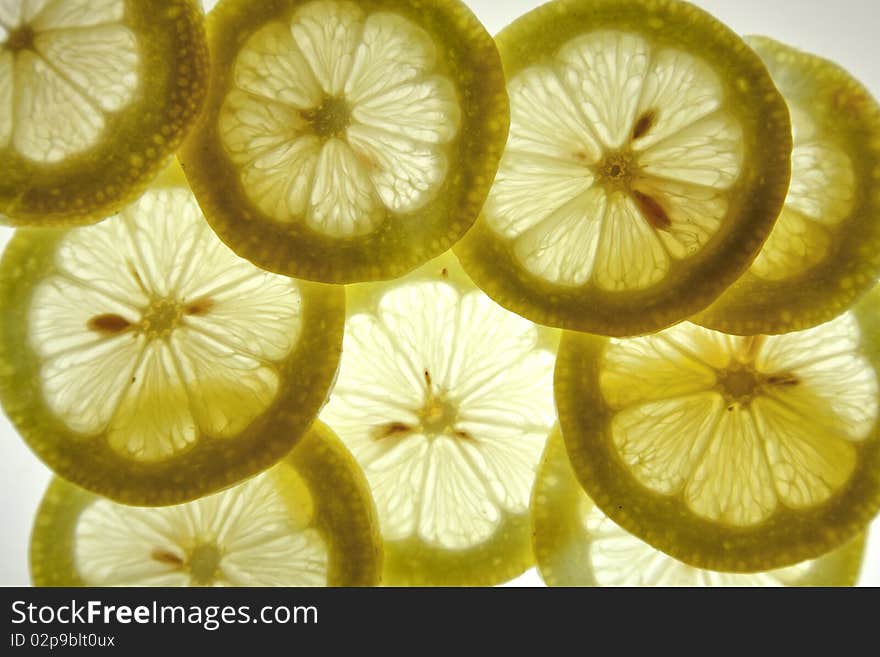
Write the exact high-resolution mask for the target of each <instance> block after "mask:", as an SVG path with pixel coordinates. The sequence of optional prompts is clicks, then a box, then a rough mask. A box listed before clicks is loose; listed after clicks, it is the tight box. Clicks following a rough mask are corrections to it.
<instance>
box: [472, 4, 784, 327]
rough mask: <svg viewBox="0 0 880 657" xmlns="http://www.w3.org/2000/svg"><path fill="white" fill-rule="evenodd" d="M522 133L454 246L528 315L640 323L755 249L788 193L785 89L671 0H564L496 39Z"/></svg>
mask: <svg viewBox="0 0 880 657" xmlns="http://www.w3.org/2000/svg"><path fill="white" fill-rule="evenodd" d="M497 42H498V47H499V50H500V52H501V57H502V61H503V62H504V68H505V72H506V73H507V77H508V84H507V87H508V93H509V96H510V104H511V128H510V136H509V138H508V141H507V148H506V150H505V153H504V156H503V158H502V161H501V164H500V166H499V169H498V174H497V176H496V178H495V182H494V185H493V187H492V190H491V191H490V193H489V197H488V199H487V202H486V205H485V207H484V209H483V212H482V214H481V217H480V219H479V220H478V221H477V223H476V224H475V226H474V228H473V229H472V230H471V231H470V232H469V233H468V235H467V236H466V238H465V239H464V240H462V241H461V242H460V243H459V244H458V245H457V246H456V254H457V255H458V256H459V258H460V259H461V261H462V265H463V266H464V267H465V269H466V270H467V271H468V273H469V274H470V275H471V276H472V277H473V279H474V281H475V282H476V283H477V284H478V285H479V286H480V287H481V288H483V289H484V290H485V291H486V293H487V294H489V296H491V297H492V298H493V299H495V300H496V301H497V302H498V303H500V304H501V305H503V306H505V307H507V308H509V309H511V310H513V311H515V312H517V313H519V314H521V315H523V316H524V317H528V318H529V319H532V320H533V321H536V322H539V323H542V324H547V325H551V326H558V327H562V328H566V329H575V330H581V331H589V332H591V333H598V334H603V335H615V336H624V335H637V334H642V333H650V332H652V331H655V330H658V329H661V328H663V327H666V326H669V325H671V324H673V323H675V322H677V321H679V320H682V319H684V318H686V317H688V316H690V315H692V314H693V313H694V312H696V311H699V310H702V309H703V308H705V307H706V306H707V305H709V303H711V302H712V301H713V300H714V299H715V298H716V297H717V296H718V295H719V294H720V293H721V292H723V291H724V289H725V288H727V287H728V286H729V285H730V284H731V283H732V282H733V281H734V280H736V278H737V277H739V276H740V275H741V274H742V273H743V271H744V270H745V269H746V268H747V267H748V265H749V264H750V263H751V262H752V260H753V259H754V257H755V256H756V254H757V253H758V250H759V249H760V246H761V244H762V243H763V242H764V240H765V239H766V237H767V235H768V234H769V233H770V230H771V229H772V227H773V223H774V221H775V220H776V217H777V215H778V214H779V210H780V209H781V207H782V202H783V199H784V197H785V192H786V189H787V188H788V182H789V172H790V155H791V127H790V123H789V117H788V111H787V109H786V106H785V102H784V100H783V99H782V97H781V96H780V94H779V92H778V91H777V90H776V87H775V86H774V85H773V81H772V80H771V78H770V76H769V74H768V73H767V70H766V68H765V67H764V65H763V64H762V63H761V61H760V59H758V57H757V56H756V55H755V54H754V53H753V52H752V51H751V50H750V49H749V48H748V46H746V44H745V43H744V42H743V41H742V40H741V39H740V38H739V37H738V36H736V35H735V34H733V33H732V32H731V31H730V30H728V29H727V28H726V27H724V26H723V25H722V24H720V23H719V22H717V21H716V20H715V19H714V18H712V17H711V16H709V15H708V14H706V13H704V12H703V11H701V10H700V9H697V8H696V7H694V6H692V5H689V4H686V3H682V2H676V1H672V0H624V1H620V0H557V1H555V2H551V3H548V4H546V5H544V6H542V7H539V8H538V9H535V10H534V11H532V12H530V13H528V14H526V15H525V16H523V17H521V18H519V19H517V20H516V21H514V22H513V23H512V24H511V25H510V26H508V27H507V28H505V29H504V30H503V31H502V32H501V33H500V34H499V35H498V37H497Z"/></svg>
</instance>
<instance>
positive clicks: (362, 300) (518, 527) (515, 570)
mask: <svg viewBox="0 0 880 657" xmlns="http://www.w3.org/2000/svg"><path fill="white" fill-rule="evenodd" d="M430 280H433V281H437V280H443V281H445V282H447V283H450V284H452V285H454V286H455V287H457V288H458V289H459V290H460V291H462V292H468V291H472V290H474V289H475V286H474V284H473V282H472V281H471V280H470V278H468V276H467V274H465V272H464V271H463V270H462V268H461V266H460V265H459V263H458V261H457V259H456V258H455V256H454V255H453V254H452V253H451V252H448V253H446V254H444V255H443V256H442V257H440V258H437V259H435V260H432V261H431V262H429V263H428V264H426V265H424V266H423V267H420V268H419V269H417V270H416V271H414V272H412V273H411V274H410V275H409V276H407V277H405V278H403V279H402V280H401V281H400V283H401V284H406V283H409V282H416V281H430ZM397 284H398V281H395V282H394V283H392V284H391V285H395V286H396V285H397ZM388 289H390V288H389V285H388V284H383V283H363V284H360V285H351V286H348V287H347V288H346V292H347V295H346V302H347V308H348V311H349V313H350V314H352V313H356V312H358V311H373V310H374V309H375V306H376V304H377V303H378V300H379V299H380V298H381V296H382V294H383V293H384V292H386V291H387V290H388ZM537 328H538V333H539V337H538V339H539V343H540V344H541V346H543V347H545V348H547V349H551V350H553V351H555V350H556V347H557V344H558V341H559V331H556V330H553V329H547V328H542V327H537ZM501 514H502V516H503V520H502V521H501V523H500V525H499V526H498V528H497V529H496V531H495V532H494V533H493V535H492V537H491V538H490V539H489V540H487V541H484V542H482V543H480V544H478V545H475V546H473V547H471V548H469V549H464V550H449V549H443V548H439V547H436V546H434V545H430V544H429V543H427V542H425V541H424V540H421V539H420V538H419V537H417V536H413V537H409V538H407V539H404V540H398V541H386V542H385V566H384V572H383V575H382V583H383V585H386V586H492V585H495V584H500V583H502V582H506V581H508V580H510V579H513V578H514V577H517V576H518V575H521V574H522V573H524V572H525V571H526V570H527V569H528V568H530V567H532V566H533V565H534V556H533V554H532V547H531V524H530V521H529V516H528V512H526V513H521V514H511V513H509V512H507V511H501Z"/></svg>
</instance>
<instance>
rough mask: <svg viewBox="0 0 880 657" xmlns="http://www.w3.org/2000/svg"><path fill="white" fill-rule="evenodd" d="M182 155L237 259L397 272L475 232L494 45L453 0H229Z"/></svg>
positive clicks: (482, 191) (499, 120) (355, 273)
mask: <svg viewBox="0 0 880 657" xmlns="http://www.w3.org/2000/svg"><path fill="white" fill-rule="evenodd" d="M208 35H209V37H208V38H209V45H210V49H211V53H212V56H213V65H214V68H213V77H212V81H211V84H210V89H209V92H208V101H207V109H206V111H205V112H204V113H203V116H202V118H201V120H200V122H199V124H198V126H197V128H196V129H195V130H194V132H193V135H192V137H191V138H190V139H189V140H188V141H187V143H186V145H185V147H184V148H183V150H182V152H181V159H182V161H183V163H184V167H185V169H186V173H187V176H188V177H189V179H190V182H191V183H192V185H193V189H194V191H195V193H196V196H197V197H198V198H199V202H200V203H201V205H202V207H203V208H204V209H205V214H206V216H207V218H208V221H209V222H210V223H211V225H212V227H213V228H214V230H215V231H217V234H218V235H219V236H220V238H221V239H222V240H223V241H224V242H226V243H227V244H228V245H229V246H230V247H231V248H232V249H233V250H234V251H235V252H236V253H238V254H239V255H241V256H242V257H245V258H247V259H249V260H251V261H252V262H254V263H256V264H257V265H259V266H261V267H264V268H266V269H269V270H271V271H276V272H279V273H283V274H287V275H290V276H298V277H301V278H306V279H309V280H318V281H324V282H335V283H341V282H355V281H365V280H376V279H387V278H393V277H395V276H399V275H402V274H404V273H406V272H408V271H411V270H413V269H415V268H416V267H417V266H419V265H421V264H424V263H425V262H427V261H428V260H429V259H431V258H433V257H435V256H439V255H440V254H441V253H443V252H444V251H445V250H447V249H448V248H449V246H451V245H452V244H453V243H454V242H455V241H456V240H458V239H459V237H461V235H463V234H464V232H465V231H466V230H467V229H468V228H469V227H470V226H471V224H472V223H473V221H474V219H475V218H476V216H477V214H478V213H479V211H480V207H481V206H482V204H483V201H484V200H485V198H486V194H487V193H488V190H489V186H490V185H491V182H492V176H493V175H494V174H495V170H496V168H497V165H498V160H499V158H500V156H501V151H502V149H503V146H504V138H505V136H506V135H507V127H508V107H507V95H506V93H505V91H504V76H503V71H502V68H501V62H500V60H499V57H498V52H497V50H496V48H495V43H494V42H493V41H492V38H491V37H490V36H489V35H488V34H487V33H486V32H485V30H484V29H483V28H482V26H481V25H480V23H479V22H478V21H477V19H476V18H475V17H474V16H473V14H471V12H470V11H469V10H468V9H467V8H466V7H465V5H464V4H462V3H461V2H458V0H438V1H436V2H430V3H425V2H420V1H414V0H393V1H390V2H389V1H387V0H364V1H361V2H357V3H354V2H349V1H347V0H340V1H338V0H313V1H310V2H303V1H301V0H282V1H281V2H273V3H269V2H261V3H256V5H255V4H254V3H252V2H246V1H245V0H223V1H222V2H220V3H219V4H218V5H217V7H216V8H215V9H214V10H213V11H212V12H211V13H210V15H209V17H208Z"/></svg>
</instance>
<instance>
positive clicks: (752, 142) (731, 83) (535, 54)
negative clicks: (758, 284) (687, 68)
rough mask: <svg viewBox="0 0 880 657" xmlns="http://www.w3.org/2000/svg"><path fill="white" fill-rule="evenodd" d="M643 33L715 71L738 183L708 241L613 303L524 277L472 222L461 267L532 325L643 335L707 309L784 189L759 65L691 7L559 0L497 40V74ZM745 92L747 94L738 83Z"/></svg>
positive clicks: (775, 110)
mask: <svg viewBox="0 0 880 657" xmlns="http://www.w3.org/2000/svg"><path fill="white" fill-rule="evenodd" d="M606 28H607V29H620V30H627V31H632V32H635V33H639V34H641V35H643V36H644V37H645V38H647V39H648V41H649V42H650V43H652V44H655V45H659V46H669V47H673V48H677V49H684V50H687V51H689V52H692V53H693V54H696V55H698V56H700V57H701V58H703V60H704V61H705V62H706V63H707V64H709V65H710V66H711V67H712V68H713V69H714V70H716V71H717V72H718V73H719V78H720V79H721V80H722V83H723V86H724V90H725V93H726V94H727V97H726V99H725V102H726V104H725V109H727V110H729V111H730V112H731V113H732V114H733V116H735V117H736V118H737V119H738V120H739V122H740V124H741V126H742V128H743V138H744V144H743V145H744V148H745V162H746V163H747V165H746V168H745V170H744V172H743V174H742V175H741V176H740V178H739V179H738V181H737V183H736V184H735V185H734V186H733V187H731V188H730V190H728V192H729V199H730V209H729V211H728V213H727V215H726V218H725V219H724V222H723V227H722V228H721V230H720V231H719V232H718V234H717V235H715V236H714V237H713V239H712V240H711V241H710V242H709V243H708V244H707V245H706V247H705V248H704V249H703V250H702V251H701V252H700V253H699V254H697V255H695V256H693V257H690V258H688V259H687V260H686V261H684V263H680V264H678V265H677V266H676V267H673V269H671V270H670V272H669V274H668V275H667V277H666V278H664V279H663V281H661V282H660V283H659V284H657V285H655V286H652V287H650V288H647V289H645V290H641V291H628V292H626V293H622V294H616V293H612V292H607V291H603V290H601V289H599V288H598V287H596V286H594V285H587V286H583V287H577V288H571V287H562V286H557V285H554V284H552V283H549V282H547V281H545V280H543V279H541V278H539V277H537V276H534V275H532V274H530V273H529V272H528V271H527V270H526V269H525V268H524V267H523V266H522V265H520V264H519V262H518V261H517V259H516V256H515V254H514V252H513V246H512V244H510V243H505V241H503V240H502V239H500V238H499V237H498V236H497V235H496V234H495V233H494V231H493V230H492V229H491V228H490V226H489V224H488V221H487V219H486V218H485V216H481V217H480V218H479V219H478V220H477V222H476V224H475V225H474V227H473V228H472V229H471V231H470V232H469V233H468V234H467V235H466V236H465V238H464V239H462V240H461V241H460V242H459V243H458V244H457V245H456V246H455V252H456V254H457V255H458V256H459V258H460V259H461V261H462V264H463V266H464V267H465V269H466V270H467V271H468V273H469V274H470V275H471V277H472V278H473V279H474V281H475V282H476V283H477V285H479V286H480V287H481V288H482V289H483V290H484V291H485V292H486V293H487V294H488V295H489V296H491V297H492V298H493V299H494V300H495V301H497V302H498V303H500V304H501V305H502V306H504V307H505V308H508V309H510V310H512V311H514V312H516V313H519V314H520V315H523V316H524V317H527V318H529V319H531V320H532V321H535V322H539V323H541V324H546V325H549V326H556V327H559V328H564V329H571V330H577V331H587V332H590V333H596V334H601V335H612V336H632V335H641V334H646V333H651V332H653V331H657V330H659V329H662V328H665V327H667V326H671V325H672V324H674V323H676V322H678V321H680V320H682V319H685V318H686V317H688V316H690V315H693V314H694V313H696V312H698V311H700V310H702V309H704V308H705V307H706V306H708V305H709V304H710V303H712V301H714V300H715V299H716V298H717V297H718V296H719V295H720V294H721V293H722V292H723V291H724V290H725V289H726V288H727V287H728V286H729V285H730V284H731V283H732V282H733V281H735V280H736V279H737V278H738V277H739V276H740V275H742V273H743V272H744V271H745V270H746V269H747V268H748V266H749V265H750V264H751V262H752V261H753V260H754V258H755V256H756V255H757V254H758V251H759V250H760V248H761V246H762V244H763V243H764V241H765V239H766V238H767V236H768V235H769V234H770V231H771V229H772V228H773V225H774V224H775V222H776V218H777V216H778V215H779V211H780V209H781V208H782V204H783V201H784V198H785V195H786V191H787V189H788V183H789V179H790V172H791V162H790V158H791V149H792V142H791V123H790V119H789V114H788V108H787V106H786V104H785V101H784V100H783V98H782V96H781V95H780V94H779V91H778V90H777V89H776V87H775V85H774V84H773V81H772V80H771V78H770V75H769V73H768V72H767V69H766V68H765V67H764V64H763V63H762V62H761V60H760V59H759V58H758V57H757V55H756V54H755V53H754V52H753V51H752V50H751V49H750V48H749V47H748V46H747V45H746V44H745V42H743V41H742V39H740V38H739V37H738V36H737V35H736V34H734V33H733V32H732V31H730V30H729V29H728V28H727V27H725V26H724V25H723V24H721V23H719V22H718V21H717V20H715V19H714V18H712V17H711V16H710V15H709V14H707V13H705V12H704V11H702V10H701V9H698V8H697V7H695V6H693V5H691V4H689V3H685V2H678V1H672V0H588V1H584V0H556V1H555V2H551V3H548V4H546V5H543V6H541V7H539V8H538V9H535V10H534V11H532V12H529V13H528V14H526V15H524V16H522V17H520V18H518V19H517V20H516V21H514V22H513V23H512V24H511V25H509V26H508V27H507V28H505V29H504V30H502V31H501V32H500V33H499V34H498V36H497V37H496V41H497V43H498V49H499V51H500V53H501V59H502V61H503V63H504V70H505V73H506V75H507V78H508V79H512V78H513V77H514V76H515V75H516V74H517V73H518V72H519V71H521V70H522V69H524V68H526V67H528V66H531V65H534V64H540V63H542V62H546V61H548V60H550V58H552V57H553V56H554V55H555V52H556V50H557V49H559V48H560V47H561V46H562V45H563V44H565V43H566V42H568V41H569V40H570V39H572V38H574V37H576V36H578V35H579V34H582V33H584V32H587V31H588V30H597V29H606ZM739 80H743V81H744V82H745V90H743V89H742V88H740V87H739V86H738V84H737V81H739Z"/></svg>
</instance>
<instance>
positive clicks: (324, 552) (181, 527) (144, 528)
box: [31, 424, 382, 586]
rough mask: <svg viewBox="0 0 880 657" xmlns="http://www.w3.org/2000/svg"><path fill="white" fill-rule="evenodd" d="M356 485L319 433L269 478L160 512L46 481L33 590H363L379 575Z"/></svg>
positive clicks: (348, 466)
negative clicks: (191, 587)
mask: <svg viewBox="0 0 880 657" xmlns="http://www.w3.org/2000/svg"><path fill="white" fill-rule="evenodd" d="M381 550H382V545H381V540H380V539H379V533H378V526H377V521H376V510H375V506H374V505H373V502H372V499H371V498H370V493H369V489H368V488H367V484H366V481H364V478H363V474H362V473H361V472H360V470H359V469H358V466H357V463H355V462H354V459H352V457H351V455H350V454H349V453H348V451H347V450H346V449H345V448H344V447H343V446H342V445H341V444H340V443H339V440H338V439H337V438H336V437H335V436H334V435H333V434H332V432H330V431H329V430H328V429H327V428H326V427H325V426H323V425H321V424H316V425H315V426H314V427H313V428H312V429H311V430H310V431H309V432H308V433H307V434H306V436H305V437H304V438H303V440H302V441H300V442H299V443H298V444H297V446H296V447H295V448H294V449H293V451H292V452H291V453H290V455H289V456H287V457H286V458H285V459H284V460H282V461H281V462H280V463H278V464H277V465H276V466H274V467H273V468H271V469H270V470H268V471H266V472H264V473H262V474H259V475H257V476H256V477H254V478H252V479H249V480H248V481H246V482H244V483H242V484H238V485H237V486H233V487H232V488H227V489H226V490H224V491H223V492H220V493H215V494H213V495H210V496H208V497H203V498H202V499H200V500H196V501H195V502H188V503H186V504H179V505H175V506H167V507H160V508H155V507H146V508H145V507H129V506H123V505H121V504H116V503H115V502H111V501H110V500H107V499H102V498H100V497H98V496H97V495H94V494H92V493H89V492H88V491H85V490H83V489H81V488H78V487H76V486H73V485H71V484H69V483H67V482H66V481H64V480H62V479H55V480H54V481H53V482H52V483H51V485H50V486H49V490H48V491H47V492H46V495H45V497H44V498H43V502H42V504H41V505H40V509H39V511H38V513H37V518H36V521H35V523H34V531H33V535H32V537H31V574H32V577H33V581H34V584H36V585H37V586H371V585H374V584H377V583H378V581H379V575H380V573H381V569H382V559H381V554H382V552H381Z"/></svg>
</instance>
